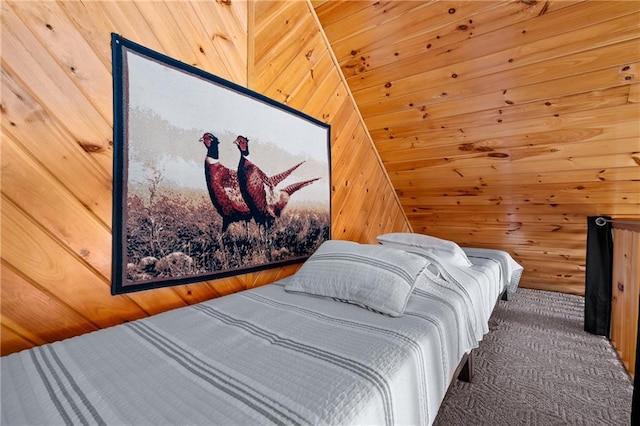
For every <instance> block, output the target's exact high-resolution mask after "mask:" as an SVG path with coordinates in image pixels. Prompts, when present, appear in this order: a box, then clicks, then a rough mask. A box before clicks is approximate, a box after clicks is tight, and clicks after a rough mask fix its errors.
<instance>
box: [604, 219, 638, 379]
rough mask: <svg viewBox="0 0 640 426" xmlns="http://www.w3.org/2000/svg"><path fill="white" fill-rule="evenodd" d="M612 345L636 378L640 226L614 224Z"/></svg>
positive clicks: (634, 224) (628, 223)
mask: <svg viewBox="0 0 640 426" xmlns="http://www.w3.org/2000/svg"><path fill="white" fill-rule="evenodd" d="M612 286H613V288H612V289H611V290H612V291H611V293H612V302H611V343H612V344H613V347H614V348H615V349H616V352H618V356H619V357H620V360H622V363H623V364H624V366H625V367H626V369H627V371H628V372H629V374H630V375H631V377H634V376H635V373H636V371H635V366H636V356H637V353H636V349H637V348H636V342H637V336H638V309H639V307H638V304H639V303H640V222H636V223H633V222H625V223H614V224H613V277H612Z"/></svg>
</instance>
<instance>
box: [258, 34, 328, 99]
mask: <svg viewBox="0 0 640 426" xmlns="http://www.w3.org/2000/svg"><path fill="white" fill-rule="evenodd" d="M287 59H289V58H287ZM290 59H291V60H290V61H289V62H284V61H285V56H284V55H282V56H278V58H276V59H275V62H272V63H270V64H269V67H270V68H272V69H274V70H278V69H283V68H286V69H287V72H286V73H282V72H278V73H277V74H276V75H275V76H269V78H266V79H264V80H263V78H262V77H260V76H258V77H257V78H256V81H257V84H258V85H259V86H260V87H264V89H263V90H262V94H263V95H265V96H268V97H270V98H271V99H275V100H277V101H279V102H282V103H288V102H289V99H290V98H291V97H292V96H295V94H296V93H297V92H298V88H299V87H300V86H301V85H302V84H303V83H304V82H305V81H306V80H307V78H308V77H309V75H310V76H311V78H314V77H315V78H318V79H319V80H320V81H321V80H322V79H324V78H325V77H326V75H327V73H328V72H329V71H330V70H333V69H334V67H333V63H332V62H331V61H330V58H329V55H328V52H327V49H326V46H325V44H324V40H323V39H322V37H320V36H319V35H315V36H312V37H310V38H309V40H308V42H307V43H306V44H305V45H304V46H302V47H301V49H300V51H299V52H298V53H297V54H295V56H293V58H290ZM281 60H282V61H283V62H280V61H281ZM321 60H324V64H323V66H322V67H321V68H320V69H318V64H319V62H320V61H321ZM326 65H329V66H326ZM316 71H319V72H318V73H316ZM292 76H295V77H294V78H292ZM310 94H311V92H307V94H306V97H305V99H308V97H309V96H310Z"/></svg>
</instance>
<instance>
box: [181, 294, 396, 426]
mask: <svg viewBox="0 0 640 426" xmlns="http://www.w3.org/2000/svg"><path fill="white" fill-rule="evenodd" d="M191 308H192V309H196V310H198V311H200V312H203V313H205V314H207V315H209V316H211V317H213V318H216V319H218V320H219V321H221V322H223V323H224V324H227V325H231V326H235V327H239V328H242V329H243V330H245V331H247V332H249V333H251V334H252V335H254V336H256V337H259V338H262V339H264V340H266V341H268V342H269V343H271V344H272V345H277V346H280V347H283V348H286V349H290V350H293V351H296V352H300V353H304V354H306V355H309V356H311V357H314V358H316V359H319V360H321V361H324V362H328V363H330V364H333V365H335V366H338V367H341V368H344V369H346V370H349V371H351V372H352V373H354V374H357V375H358V376H360V377H362V378H363V379H365V380H368V381H369V382H370V383H372V384H373V385H374V386H375V387H376V388H377V389H378V391H379V392H380V395H381V396H382V401H383V407H384V412H385V424H387V425H393V424H394V420H393V406H392V403H391V390H390V388H389V384H388V383H387V381H386V380H385V378H384V377H383V376H382V375H380V374H379V373H378V372H377V371H376V370H374V369H372V368H370V367H369V366H367V365H364V364H362V363H359V362H358V361H356V360H353V359H349V358H347V357H344V356H341V355H338V354H335V353H331V352H329V351H326V350H324V349H321V348H318V347H314V346H311V345H306V344H304V343H301V342H296V341H294V340H291V339H288V338H286V337H282V336H279V335H277V334H276V333H273V332H270V331H268V330H265V329H263V328H261V327H259V326H257V325H256V324H253V323H250V322H248V321H244V320H241V319H238V318H234V317H232V316H230V315H227V314H224V313H222V312H220V311H217V310H215V309H213V308H212V307H211V306H206V305H193V306H191Z"/></svg>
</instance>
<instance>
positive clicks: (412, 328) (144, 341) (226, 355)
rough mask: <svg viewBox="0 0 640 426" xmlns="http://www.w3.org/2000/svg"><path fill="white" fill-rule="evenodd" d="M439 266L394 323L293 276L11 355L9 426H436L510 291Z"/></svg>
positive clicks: (5, 404) (6, 378) (5, 396)
mask: <svg viewBox="0 0 640 426" xmlns="http://www.w3.org/2000/svg"><path fill="white" fill-rule="evenodd" d="M472 260H473V259H472ZM434 264H437V259H436V261H435V262H434ZM439 266H440V270H439V271H435V270H434V274H433V275H432V276H431V278H430V279H429V281H428V282H424V283H422V284H421V286H420V288H417V289H416V290H415V292H414V294H413V295H412V296H411V298H410V300H409V303H408V306H407V309H406V310H405V313H404V315H403V316H402V317H399V318H392V317H388V316H384V315H381V314H378V313H374V312H371V311H368V310H366V309H362V308H360V307H358V306H355V305H349V304H346V303H341V302H336V301H334V300H330V299H326V298H320V297H312V296H308V295H303V294H292V293H287V292H285V291H284V289H283V285H284V282H285V280H286V279H285V280H282V281H280V282H278V283H275V284H272V285H267V286H263V287H259V288H256V289H253V290H250V291H245V292H242V293H237V294H233V295H230V296H226V297H222V298H219V299H214V300H211V301H208V302H204V303H201V304H198V305H194V306H190V307H185V308H180V309H176V310H173V311H170V312H165V313H163V314H160V315H156V316H153V317H150V318H145V319H143V320H140V321H135V322H131V323H127V324H123V325H120V326H117V327H113V328H109V329H105V330H100V331H97V332H94V333H90V334H87V335H84V336H79V337H76V338H72V339H68V340H65V341H62V342H57V343H53V344H49V345H44V346H41V347H37V348H34V349H32V350H28V351H23V352H20V353H17V354H13V355H9V356H7V357H3V358H2V359H1V367H2V378H1V380H2V382H1V384H2V388H1V393H2V394H1V396H2V399H1V402H2V405H1V411H2V413H1V423H2V424H3V425H18V424H28V425H37V424H41V425H53V424H109V425H161V424H180V425H184V424H194V425H195V424H207V425H211V424H224V425H232V424H242V425H257V424H261V425H262V424H302V425H306V424H312V425H324V424H335V425H346V424H387V425H391V424H412V425H415V424H431V423H432V422H433V421H434V419H435V417H436V414H437V411H438V408H439V406H440V403H441V402H442V399H443V397H444V395H445V392H446V390H447V388H448V385H449V383H450V381H451V379H452V375H453V372H454V370H455V368H456V366H457V364H458V363H459V360H460V359H461V357H462V355H463V354H464V353H467V352H469V351H470V350H471V349H472V348H473V347H476V346H477V344H478V340H480V339H481V338H482V335H483V334H484V333H486V331H487V324H486V322H487V320H488V315H490V313H491V310H492V309H493V307H494V304H495V302H496V298H497V296H498V294H499V293H500V290H501V289H502V288H503V287H504V284H503V282H502V281H500V280H497V281H496V279H495V277H494V274H495V271H493V272H487V271H491V267H487V266H486V265H484V266H482V265H481V266H480V267H479V268H480V269H482V271H480V273H478V272H479V271H478V270H476V271H473V272H470V271H472V269H469V268H467V269H469V270H468V271H462V272H461V271H459V270H458V269H455V268H453V269H451V268H448V267H447V268H445V266H446V265H439ZM485 269H486V271H485ZM485 272H487V273H485ZM492 277H493V278H492Z"/></svg>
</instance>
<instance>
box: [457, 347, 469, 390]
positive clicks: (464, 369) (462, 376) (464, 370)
mask: <svg viewBox="0 0 640 426" xmlns="http://www.w3.org/2000/svg"><path fill="white" fill-rule="evenodd" d="M465 358H466V359H463V360H462V364H461V368H460V372H459V373H458V379H459V380H462V381H463V382H467V383H471V379H472V378H473V351H471V352H470V353H469V354H467V355H465Z"/></svg>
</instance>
